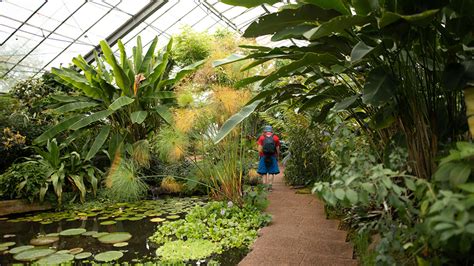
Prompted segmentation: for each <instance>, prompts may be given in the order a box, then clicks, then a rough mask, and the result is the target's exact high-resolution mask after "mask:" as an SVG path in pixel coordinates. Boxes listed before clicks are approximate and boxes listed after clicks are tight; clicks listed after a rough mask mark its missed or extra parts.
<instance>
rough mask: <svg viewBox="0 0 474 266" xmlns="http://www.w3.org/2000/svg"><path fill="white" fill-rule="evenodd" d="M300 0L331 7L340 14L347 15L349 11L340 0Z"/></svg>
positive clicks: (327, 7) (325, 7)
mask: <svg viewBox="0 0 474 266" xmlns="http://www.w3.org/2000/svg"><path fill="white" fill-rule="evenodd" d="M302 2H304V3H307V4H312V5H316V6H319V7H321V8H324V9H333V10H336V11H338V12H339V13H341V14H342V15H349V14H350V13H351V12H350V11H349V8H348V7H347V5H346V4H345V1H342V0H303V1H302Z"/></svg>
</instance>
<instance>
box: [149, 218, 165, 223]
mask: <svg viewBox="0 0 474 266" xmlns="http://www.w3.org/2000/svg"><path fill="white" fill-rule="evenodd" d="M163 221H166V219H165V218H161V217H156V218H153V219H151V220H150V222H153V223H160V222H163Z"/></svg>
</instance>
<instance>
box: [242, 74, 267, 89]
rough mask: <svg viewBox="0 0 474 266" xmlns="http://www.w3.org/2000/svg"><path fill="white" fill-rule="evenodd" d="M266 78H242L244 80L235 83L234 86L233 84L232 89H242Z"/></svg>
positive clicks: (257, 76)
mask: <svg viewBox="0 0 474 266" xmlns="http://www.w3.org/2000/svg"><path fill="white" fill-rule="evenodd" d="M266 77H267V76H259V75H256V76H253V77H249V78H244V79H241V80H239V81H237V82H236V83H235V84H234V87H236V88H242V87H244V86H246V85H248V84H251V83H254V82H257V81H259V80H262V79H264V78H266Z"/></svg>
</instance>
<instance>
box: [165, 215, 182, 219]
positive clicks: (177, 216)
mask: <svg viewBox="0 0 474 266" xmlns="http://www.w3.org/2000/svg"><path fill="white" fill-rule="evenodd" d="M166 218H167V219H170V220H176V219H179V215H168V216H166Z"/></svg>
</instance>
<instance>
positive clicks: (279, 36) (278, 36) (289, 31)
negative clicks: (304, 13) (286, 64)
mask: <svg viewBox="0 0 474 266" xmlns="http://www.w3.org/2000/svg"><path fill="white" fill-rule="evenodd" d="M312 28H314V25H311V24H301V25H295V26H290V27H287V28H284V29H283V30H281V31H278V32H277V33H275V34H274V35H273V36H272V38H271V41H272V42H277V41H281V40H286V39H291V38H295V39H303V38H304V36H303V34H304V33H305V32H307V31H309V30H310V29H312Z"/></svg>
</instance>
